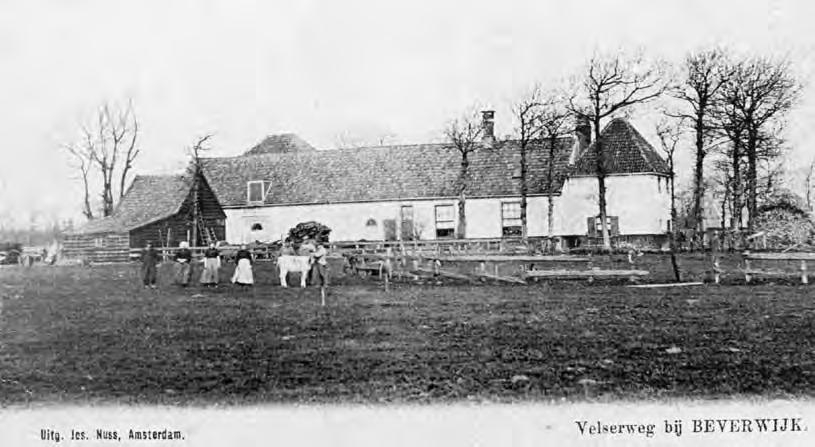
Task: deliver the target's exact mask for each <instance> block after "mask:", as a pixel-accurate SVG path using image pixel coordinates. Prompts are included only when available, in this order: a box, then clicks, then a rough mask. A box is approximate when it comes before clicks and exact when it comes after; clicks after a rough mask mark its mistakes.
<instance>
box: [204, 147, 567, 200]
mask: <svg viewBox="0 0 815 447" xmlns="http://www.w3.org/2000/svg"><path fill="white" fill-rule="evenodd" d="M556 144H557V150H556V156H555V159H554V172H555V181H554V182H553V183H554V184H553V186H552V192H553V193H558V192H559V191H560V189H561V187H562V185H563V180H564V174H565V172H566V169H567V164H568V159H569V155H570V152H571V149H572V147H573V145H574V139H573V138H571V137H566V138H561V139H559V140H558V142H557V143H556ZM547 147H548V144H547V143H544V144H539V145H534V146H533V147H531V148H530V155H529V158H528V159H529V177H528V178H529V179H530V181H529V194H545V193H547V192H548V191H547V188H546V181H545V179H546V172H547V170H548V166H549V157H548V150H547V149H546V148H547ZM460 166H461V156H460V155H459V153H458V152H457V150H456V149H455V148H454V147H452V146H450V145H447V144H418V145H399V146H377V147H365V148H358V149H341V150H339V149H338V150H316V151H310V152H295V153H285V154H263V155H255V156H251V157H247V156H240V157H229V158H209V159H204V160H203V169H204V174H205V176H206V177H207V179H208V180H209V183H210V186H211V187H212V189H213V191H214V192H215V194H216V195H217V197H218V201H219V202H220V203H221V205H222V206H246V204H247V203H246V199H247V197H246V190H247V182H249V181H257V180H263V181H264V182H265V185H264V186H265V188H266V190H267V191H268V192H267V195H266V200H265V202H264V204H265V205H283V204H309V203H312V204H313V203H326V202H362V201H381V200H398V199H420V198H440V197H456V196H458V191H457V190H456V184H457V180H458V176H459V171H460ZM519 166H520V150H519V146H518V144H517V142H512V141H509V142H503V143H497V144H496V145H495V146H494V147H493V148H491V149H487V148H484V149H483V150H478V151H476V152H475V153H473V154H470V167H469V172H470V176H471V179H472V181H471V182H470V187H469V189H468V192H467V195H468V197H494V196H512V195H518V194H520V186H519V182H518V179H517V176H516V172H517V169H518V167H519Z"/></svg>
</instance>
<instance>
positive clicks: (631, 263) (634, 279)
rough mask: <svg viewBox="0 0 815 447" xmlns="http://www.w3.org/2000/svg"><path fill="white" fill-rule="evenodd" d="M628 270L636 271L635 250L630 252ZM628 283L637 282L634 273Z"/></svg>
mask: <svg viewBox="0 0 815 447" xmlns="http://www.w3.org/2000/svg"><path fill="white" fill-rule="evenodd" d="M628 268H630V269H631V270H632V271H633V270H635V269H634V250H628ZM628 281H629V282H637V275H634V274H633V273H632V274H631V276H630V277H628Z"/></svg>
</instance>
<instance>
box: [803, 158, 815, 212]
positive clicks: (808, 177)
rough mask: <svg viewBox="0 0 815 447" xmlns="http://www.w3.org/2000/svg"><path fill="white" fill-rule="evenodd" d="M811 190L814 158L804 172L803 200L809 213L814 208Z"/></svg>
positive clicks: (812, 186) (813, 184) (814, 168)
mask: <svg viewBox="0 0 815 447" xmlns="http://www.w3.org/2000/svg"><path fill="white" fill-rule="evenodd" d="M813 188H815V158H813V159H812V160H811V161H810V162H809V164H808V165H807V166H806V170H805V171H804V200H805V201H806V205H807V210H808V211H809V212H810V213H813V212H815V208H813V191H812V189H813Z"/></svg>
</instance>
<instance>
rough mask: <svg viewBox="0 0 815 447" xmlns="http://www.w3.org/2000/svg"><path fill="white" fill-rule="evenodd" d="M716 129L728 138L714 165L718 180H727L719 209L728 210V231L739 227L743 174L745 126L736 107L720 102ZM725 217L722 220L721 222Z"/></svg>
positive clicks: (716, 112) (716, 111)
mask: <svg viewBox="0 0 815 447" xmlns="http://www.w3.org/2000/svg"><path fill="white" fill-rule="evenodd" d="M715 116H716V122H717V124H716V126H717V129H718V131H719V132H721V133H722V135H723V136H724V137H726V138H727V140H728V142H727V144H725V145H723V146H720V148H719V149H720V150H719V153H720V154H721V158H720V159H719V160H717V161H716V162H715V163H714V168H715V169H716V170H717V171H718V173H719V177H720V178H721V179H722V180H726V186H727V188H726V190H725V192H726V196H725V197H727V200H726V201H725V202H723V204H722V209H723V210H727V209H728V205H729V211H730V222H729V226H730V229H731V230H733V231H737V230H739V229H741V225H742V208H743V207H742V203H743V202H742V200H743V198H744V192H743V188H742V187H743V184H742V173H743V171H744V167H743V166H742V165H743V158H744V123H743V122H742V120H741V119H739V115H738V111H737V110H736V108H735V107H734V106H733V105H732V104H730V103H727V102H725V101H722V102H721V103H719V104H718V105H717V107H716V110H715ZM724 218H725V217H724V214H723V216H722V219H724Z"/></svg>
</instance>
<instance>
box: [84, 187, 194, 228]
mask: <svg viewBox="0 0 815 447" xmlns="http://www.w3.org/2000/svg"><path fill="white" fill-rule="evenodd" d="M189 191H190V182H189V179H188V178H186V177H185V176H182V175H138V176H136V178H134V179H133V183H131V185H130V188H129V189H128V190H127V193H126V194H125V196H124V198H122V201H121V202H119V204H118V205H117V206H116V209H115V210H114V211H113V214H112V215H111V216H108V217H105V218H101V219H94V220H91V221H88V222H87V223H86V224H85V225H83V226H81V227H79V228H77V229H76V230H75V231H74V233H75V234H89V233H112V232H124V231H129V230H132V229H134V228H138V227H141V226H144V225H147V224H149V223H151V222H155V221H157V220H160V219H164V218H165V217H169V216H172V215H173V214H175V213H177V212H178V210H179V209H180V208H181V205H182V204H183V203H184V200H185V199H186V197H187V195H188V194H189Z"/></svg>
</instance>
